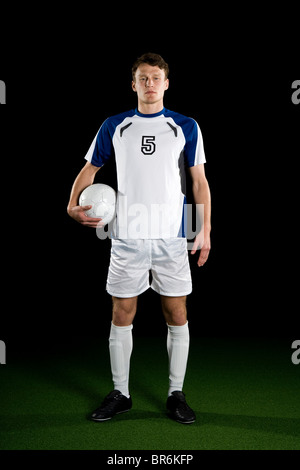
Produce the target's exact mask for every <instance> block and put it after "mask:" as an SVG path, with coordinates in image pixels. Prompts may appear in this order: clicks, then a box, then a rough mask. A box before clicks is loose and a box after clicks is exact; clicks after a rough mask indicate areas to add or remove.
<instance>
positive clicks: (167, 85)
mask: <svg viewBox="0 0 300 470" xmlns="http://www.w3.org/2000/svg"><path fill="white" fill-rule="evenodd" d="M168 88H169V79H168V78H167V80H166V83H165V90H167V89H168Z"/></svg>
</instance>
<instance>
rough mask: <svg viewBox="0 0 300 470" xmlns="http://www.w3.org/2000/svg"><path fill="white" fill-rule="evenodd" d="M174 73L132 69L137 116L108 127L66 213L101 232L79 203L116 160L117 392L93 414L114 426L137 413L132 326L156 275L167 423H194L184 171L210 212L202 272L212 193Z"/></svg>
mask: <svg viewBox="0 0 300 470" xmlns="http://www.w3.org/2000/svg"><path fill="white" fill-rule="evenodd" d="M168 73H169V67H168V64H167V63H166V62H165V61H164V59H163V58H162V57H161V56H160V55H158V54H153V53H148V54H144V55H142V56H141V57H140V58H138V59H137V60H136V61H135V63H134V64H133V67H132V89H133V91H134V92H136V93H137V99H138V106H137V108H136V109H134V110H131V111H126V112H123V113H122V114H118V115H116V116H112V117H109V118H108V119H107V120H106V121H104V123H103V124H102V126H101V128H100V130H99V131H98V133H97V135H96V137H95V139H94V141H93V142H92V144H91V146H90V148H89V150H88V152H87V154H86V156H85V159H86V160H87V162H86V164H85V166H84V167H83V169H82V170H81V171H80V173H79V174H78V176H77V178H76V179H75V182H74V185H73V187H72V191H71V196H70V201H69V204H68V209H67V210H68V214H69V215H70V216H71V217H72V218H73V219H75V220H76V221H77V222H79V223H81V224H83V225H85V226H87V227H93V228H96V227H97V226H98V224H100V225H101V219H100V218H91V217H87V216H86V215H85V211H87V210H88V209H90V207H91V206H79V205H78V199H79V195H80V193H81V192H82V191H83V190H84V189H85V188H86V187H87V186H89V185H91V184H92V183H93V181H94V178H95V175H96V173H97V171H98V170H99V169H100V168H101V167H102V166H103V165H104V164H105V162H107V161H108V160H109V159H110V158H115V161H116V169H117V180H118V197H117V207H116V219H115V223H114V230H113V235H112V240H111V242H112V247H111V257H110V266H109V271H108V277H107V285H106V289H107V292H108V293H109V294H110V295H111V296H112V304H113V313H112V323H111V330H110V337H109V351H110V362H111V371H112V379H113V384H114V390H113V391H112V392H110V393H109V394H108V395H107V396H106V397H105V399H104V400H103V402H102V404H101V405H100V407H99V408H97V409H96V410H95V411H94V412H93V413H92V415H91V419H93V420H95V421H100V422H101V421H105V420H108V419H111V418H112V417H113V416H114V415H116V414H118V413H122V412H125V411H128V410H130V409H131V407H132V400H131V395H130V392H129V386H128V383H129V369H130V357H131V352H132V323H133V320H134V317H135V314H136V309H137V299H138V296H139V295H140V294H141V293H142V292H144V291H145V290H146V289H148V288H149V287H150V286H149V271H151V274H152V282H151V288H152V289H153V290H154V291H156V292H157V293H158V294H160V296H161V305H162V311H163V314H164V317H165V320H166V323H167V351H168V356H169V390H168V397H167V403H166V406H167V409H168V410H169V414H170V417H171V418H173V419H175V420H176V421H178V422H180V423H186V424H189V423H193V422H194V421H195V419H196V417H195V413H194V411H193V410H192V409H191V408H190V407H189V406H188V404H187V402H186V398H185V394H184V393H183V391H182V390H183V383H184V377H185V372H186V366H187V359H188V353H189V327H188V320H187V310H186V296H187V295H188V294H190V293H191V291H192V283H191V272H190V265H189V259H188V254H187V240H186V236H185V233H184V223H183V221H184V215H183V212H184V207H185V193H186V190H185V178H184V171H185V168H188V169H189V171H190V175H191V181H192V190H193V197H194V201H195V203H196V204H197V205H199V207H200V205H201V207H204V211H203V212H202V215H201V217H202V225H201V230H200V232H199V233H198V234H197V235H196V237H195V241H194V244H193V248H192V250H191V254H195V253H196V252H197V250H198V249H199V248H200V254H199V257H198V261H197V264H198V266H203V265H204V263H205V262H206V261H207V258H208V255H209V252H210V230H211V222H210V212H211V209H210V206H211V204H210V189H209V185H208V182H207V179H206V176H205V171H204V163H205V161H206V160H205V154H204V147H203V140H202V134H201V131H200V129H199V126H198V124H197V123H196V121H194V120H193V119H191V118H188V117H185V116H183V115H182V114H178V113H177V112H173V111H170V110H168V109H166V108H165V107H164V103H163V99H164V93H165V91H166V90H167V89H168V87H169V80H168ZM147 321H151V319H149V318H148V319H147Z"/></svg>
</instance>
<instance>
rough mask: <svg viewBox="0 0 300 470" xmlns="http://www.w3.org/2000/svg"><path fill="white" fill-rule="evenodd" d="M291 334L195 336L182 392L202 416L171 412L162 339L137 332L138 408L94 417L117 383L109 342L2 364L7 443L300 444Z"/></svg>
mask: <svg viewBox="0 0 300 470" xmlns="http://www.w3.org/2000/svg"><path fill="white" fill-rule="evenodd" d="M291 354H292V350H291V345H290V344H289V343H288V342H287V341H286V340H280V339H278V340H267V339H254V338H252V339H251V338H247V339H241V338H239V339H235V338H227V339H225V338H192V339H191V347H190V358H189V364H188V372H187V375H186V380H185V387H184V391H185V393H186V396H187V400H188V403H189V404H190V405H191V406H192V407H193V408H194V410H195V412H196V415H197V421H196V423H194V424H193V425H182V424H179V423H176V422H173V421H171V420H170V419H169V418H168V417H167V416H166V411H165V402H166V393H167V386H168V380H167V355H166V347H165V340H164V338H134V350H133V355H132V362H131V383H130V390H131V394H132V399H133V409H132V410H131V411H130V412H129V413H125V414H122V415H119V416H117V417H115V418H114V419H113V420H111V421H107V422H104V423H94V422H91V421H89V420H88V419H87V416H88V414H89V413H90V412H91V411H92V410H93V409H94V408H96V407H97V406H99V404H100V402H101V401H102V398H103V397H104V395H106V394H107V393H108V392H109V391H110V390H111V389H112V383H111V375H110V367H109V356H108V341H107V340H105V339H102V340H100V341H99V342H98V343H97V342H96V341H95V340H93V342H91V343H89V344H86V343H84V342H80V341H79V342H78V345H77V346H76V344H75V343H74V344H72V346H70V347H69V349H68V350H67V349H63V348H59V347H58V349H57V351H56V352H55V351H54V352H53V354H51V355H46V356H39V357H36V356H35V355H31V356H28V357H26V356H25V357H23V358H21V357H19V358H15V359H13V360H11V361H10V360H9V356H8V358H7V364H6V365H1V366H0V449H2V450H5V449H12V450H14V449H17V450H21V449H34V450H36V449H55V450H59V449H64V450H68V449H77V450H80V449H86V450H88V449H95V450H96V449H105V450H127V449H130V450H201V449H209V450H214V449H221V450H227V449H232V450H239V449H242V450H247V449H249V450H250V449H253V450H254V449H257V450H259V449H268V450H271V449H275V450H280V449H284V450H294V449H300V365H294V364H293V363H292V361H291Z"/></svg>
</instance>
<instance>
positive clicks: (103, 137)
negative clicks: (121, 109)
mask: <svg viewBox="0 0 300 470" xmlns="http://www.w3.org/2000/svg"><path fill="white" fill-rule="evenodd" d="M111 134H112V133H111V126H110V123H109V119H106V121H104V123H103V124H102V126H101V127H100V129H99V131H98V132H97V134H96V137H95V138H94V140H93V142H92V144H91V146H90V148H89V150H88V152H87V154H86V156H85V157H84V158H85V159H86V160H87V161H88V162H90V163H92V164H93V165H95V166H98V167H101V166H103V165H104V163H105V162H107V161H108V160H109V159H110V157H111V156H112V154H113V144H112V135H111Z"/></svg>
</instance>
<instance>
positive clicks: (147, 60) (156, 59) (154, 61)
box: [131, 52, 169, 81]
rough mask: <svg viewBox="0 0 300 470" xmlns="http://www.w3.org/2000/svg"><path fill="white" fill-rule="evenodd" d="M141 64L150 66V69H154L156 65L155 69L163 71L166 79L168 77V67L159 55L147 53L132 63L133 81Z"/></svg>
mask: <svg viewBox="0 0 300 470" xmlns="http://www.w3.org/2000/svg"><path fill="white" fill-rule="evenodd" d="M141 64H148V65H152V67H155V66H156V65H157V67H159V68H160V69H162V70H164V71H165V77H166V79H167V78H168V76H169V66H168V64H167V62H165V61H164V59H163V58H162V56H160V55H159V54H154V53H153V52H147V53H146V54H143V55H141V57H139V58H138V59H136V61H135V62H134V64H133V66H132V69H131V71H132V80H133V81H135V73H136V71H137V69H138V67H139V66H140V65H141Z"/></svg>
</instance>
